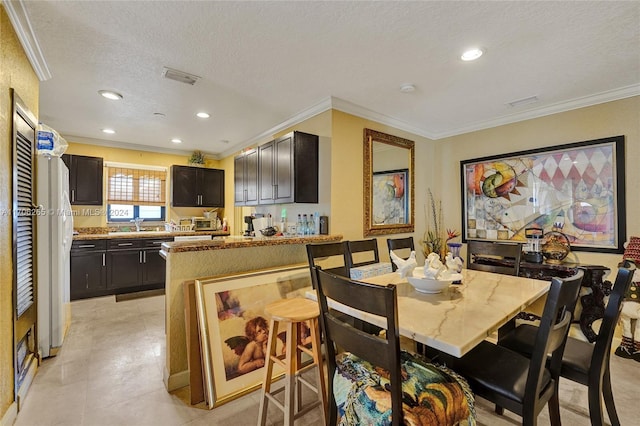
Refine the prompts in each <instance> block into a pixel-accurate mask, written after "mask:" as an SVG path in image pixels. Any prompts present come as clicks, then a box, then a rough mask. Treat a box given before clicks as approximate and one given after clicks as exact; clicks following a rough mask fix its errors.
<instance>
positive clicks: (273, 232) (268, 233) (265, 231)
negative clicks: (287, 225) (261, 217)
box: [260, 226, 278, 237]
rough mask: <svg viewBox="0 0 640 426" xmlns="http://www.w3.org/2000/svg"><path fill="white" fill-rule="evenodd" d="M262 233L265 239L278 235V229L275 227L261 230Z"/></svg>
mask: <svg viewBox="0 0 640 426" xmlns="http://www.w3.org/2000/svg"><path fill="white" fill-rule="evenodd" d="M260 233H261V234H262V235H264V236H265V237H273V236H274V235H276V234H277V233H278V229H277V228H274V227H273V226H270V227H268V228H264V229H261V230H260Z"/></svg>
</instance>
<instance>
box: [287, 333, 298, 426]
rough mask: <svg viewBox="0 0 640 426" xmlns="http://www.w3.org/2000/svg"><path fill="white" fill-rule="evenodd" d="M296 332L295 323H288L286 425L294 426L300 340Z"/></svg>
mask: <svg viewBox="0 0 640 426" xmlns="http://www.w3.org/2000/svg"><path fill="white" fill-rule="evenodd" d="M295 330H296V327H295V324H294V323H293V322H287V337H286V339H287V354H286V365H287V371H286V372H285V375H286V376H285V386H286V388H285V391H284V392H285V395H284V424H285V425H293V420H294V418H295V417H294V416H295V403H294V401H293V398H294V391H295V386H296V371H298V366H297V365H296V359H297V354H296V353H297V352H298V351H297V345H296V343H297V341H298V338H297V337H296V335H295V334H294V332H295Z"/></svg>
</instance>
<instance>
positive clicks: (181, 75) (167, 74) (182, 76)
mask: <svg viewBox="0 0 640 426" xmlns="http://www.w3.org/2000/svg"><path fill="white" fill-rule="evenodd" d="M162 76H163V77H164V78H168V79H169V80H175V81H179V82H180V83H186V84H190V85H192V86H193V85H194V84H196V81H198V80H199V79H200V77H198V76H197V75H193V74H189V73H186V72H184V71H178V70H174V69H173V68H168V67H164V68H163V69H162Z"/></svg>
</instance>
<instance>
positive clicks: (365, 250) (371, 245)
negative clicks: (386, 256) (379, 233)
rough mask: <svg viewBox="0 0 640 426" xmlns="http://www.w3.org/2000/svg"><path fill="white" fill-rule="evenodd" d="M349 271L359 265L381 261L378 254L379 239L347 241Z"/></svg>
mask: <svg viewBox="0 0 640 426" xmlns="http://www.w3.org/2000/svg"><path fill="white" fill-rule="evenodd" d="M345 259H346V265H347V271H350V270H351V268H356V267H358V266H365V265H371V264H374V263H380V256H379V254H378V240H377V239H375V238H371V239H370V240H357V241H347V255H346V257H345Z"/></svg>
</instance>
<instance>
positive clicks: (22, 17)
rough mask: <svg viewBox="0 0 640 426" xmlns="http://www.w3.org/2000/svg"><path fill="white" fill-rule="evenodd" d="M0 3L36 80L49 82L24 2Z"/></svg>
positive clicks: (10, 1) (18, 0) (13, 0)
mask: <svg viewBox="0 0 640 426" xmlns="http://www.w3.org/2000/svg"><path fill="white" fill-rule="evenodd" d="M1 1H2V4H3V5H4V8H5V10H6V11H7V15H9V20H10V21H11V25H13V29H14V30H15V32H16V34H17V36H18V40H20V44H22V48H23V49H24V52H25V54H26V55H27V58H28V59H29V62H30V63H31V67H33V70H34V71H35V73H36V75H37V76H38V79H39V80H40V81H46V80H49V79H50V78H51V71H49V67H48V66H47V61H46V60H45V58H44V55H43V54H42V50H40V44H39V43H38V39H37V37H36V34H35V33H34V32H33V27H31V21H29V16H28V15H27V10H26V9H25V7H24V1H23V0H1Z"/></svg>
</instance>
